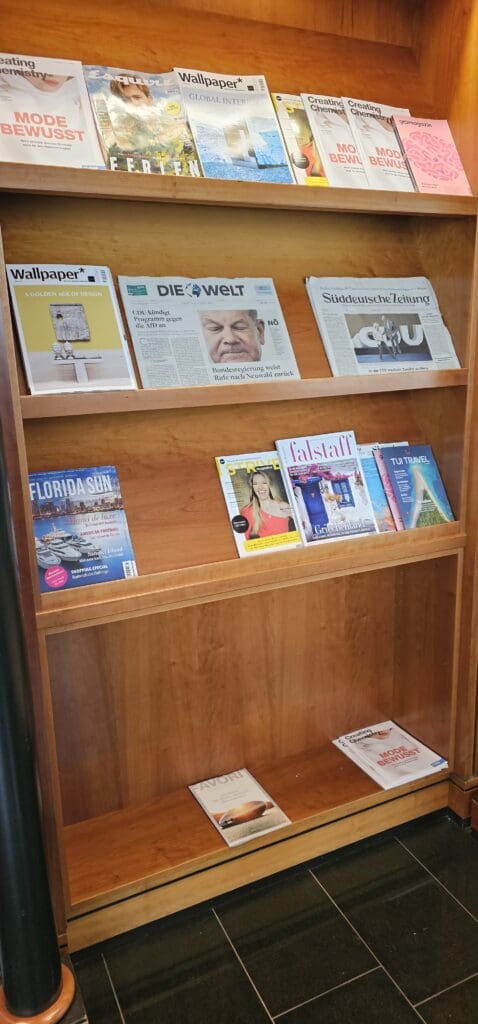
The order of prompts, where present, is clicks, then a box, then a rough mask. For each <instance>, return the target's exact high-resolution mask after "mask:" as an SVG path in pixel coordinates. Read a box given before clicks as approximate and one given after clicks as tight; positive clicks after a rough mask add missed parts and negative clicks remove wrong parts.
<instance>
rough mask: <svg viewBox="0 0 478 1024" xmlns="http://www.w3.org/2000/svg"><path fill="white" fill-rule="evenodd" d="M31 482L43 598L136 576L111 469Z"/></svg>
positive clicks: (63, 472) (41, 476)
mask: <svg viewBox="0 0 478 1024" xmlns="http://www.w3.org/2000/svg"><path fill="white" fill-rule="evenodd" d="M29 480H30V497H31V502H32V513H33V527H34V533H35V549H36V559H37V565H38V573H39V578H40V590H41V592H42V593H51V591H54V590H67V589H68V588H71V587H83V586H88V585H90V584H92V583H106V582H109V581H110V580H121V579H127V578H128V577H130V576H137V575H138V573H137V569H136V562H135V560H134V554H133V548H132V546H131V540H130V536H129V530H128V523H127V521H126V513H125V511H124V505H123V498H122V495H121V490H120V485H119V481H118V475H117V472H116V469H115V467H114V466H96V467H93V468H88V469H60V470H56V471H51V472H46V473H30V476H29Z"/></svg>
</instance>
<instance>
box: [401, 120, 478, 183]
mask: <svg viewBox="0 0 478 1024" xmlns="http://www.w3.org/2000/svg"><path fill="white" fill-rule="evenodd" d="M392 121H393V124H394V126H395V130H396V132H397V135H398V138H399V141H400V144H401V147H402V150H403V153H404V155H405V157H406V159H407V162H408V166H409V168H410V173H411V175H412V178H413V180H414V182H415V185H416V188H417V190H418V191H419V192H433V193H436V194H439V195H452V196H471V195H472V191H471V188H470V184H469V181H468V178H467V177H466V174H465V171H464V169H463V164H462V162H461V160H460V156H459V153H458V150H457V148H456V146H455V143H454V140H453V136H452V134H451V131H450V127H449V125H448V121H439V120H428V119H427V118H423V117H405V116H403V115H396V116H395V117H394V118H393V119H392Z"/></svg>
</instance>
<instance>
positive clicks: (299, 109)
mask: <svg viewBox="0 0 478 1024" xmlns="http://www.w3.org/2000/svg"><path fill="white" fill-rule="evenodd" d="M271 97H272V102H273V104H274V107H275V109H276V113H277V119H278V121H279V124H280V127H281V131H282V135H283V137H284V142H285V144H286V148H287V152H288V154H289V160H290V164H291V167H292V170H293V172H294V177H295V180H296V182H297V184H298V185H322V186H324V185H328V184H329V183H328V181H327V178H326V176H325V171H324V168H323V166H322V160H321V158H320V154H319V151H318V149H317V146H316V144H315V141H314V136H313V135H312V129H311V127H310V122H309V118H308V117H307V114H306V111H305V110H304V104H303V101H302V97H301V96H294V95H292V94H291V93H286V92H280V93H279V92H273V93H271Z"/></svg>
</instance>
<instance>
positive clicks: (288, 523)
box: [241, 470, 295, 540]
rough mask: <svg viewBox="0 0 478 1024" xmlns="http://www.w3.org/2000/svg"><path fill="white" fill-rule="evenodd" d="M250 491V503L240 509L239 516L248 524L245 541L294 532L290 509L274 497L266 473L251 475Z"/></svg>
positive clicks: (257, 472)
mask: <svg viewBox="0 0 478 1024" xmlns="http://www.w3.org/2000/svg"><path fill="white" fill-rule="evenodd" d="M250 489H251V494H250V503H249V505H245V507H244V508H241V515H242V516H244V517H245V518H246V519H247V521H248V523H249V526H248V529H247V532H246V535H245V538H246V540H251V538H254V537H273V536H274V535H275V534H278V533H288V532H289V531H290V530H295V525H294V523H293V519H292V509H291V507H290V505H289V504H288V503H287V502H286V501H283V500H282V499H280V498H276V497H275V495H274V493H273V489H272V484H271V481H270V479H269V477H268V475H267V473H266V472H264V471H261V470H256V472H255V473H251V477H250Z"/></svg>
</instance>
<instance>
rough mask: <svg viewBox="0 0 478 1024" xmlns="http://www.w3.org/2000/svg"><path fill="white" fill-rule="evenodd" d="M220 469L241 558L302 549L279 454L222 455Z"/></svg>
mask: <svg viewBox="0 0 478 1024" xmlns="http://www.w3.org/2000/svg"><path fill="white" fill-rule="evenodd" d="M216 466H217V471H218V473H219V478H220V481H221V486H222V490H223V494H224V499H225V502H226V506H227V511H228V513H229V518H230V523H231V529H232V532H233V536H234V540H235V542H236V547H237V550H238V553H239V555H240V556H241V557H243V556H245V555H259V554H261V553H266V552H268V551H276V550H281V551H284V550H286V548H293V547H297V546H300V544H301V539H300V534H299V532H298V530H297V526H296V524H295V521H294V518H293V512H292V508H291V506H290V503H289V499H288V497H287V492H286V488H285V485H284V481H283V478H282V472H281V467H280V462H279V457H278V455H277V452H276V451H274V452H256V453H254V454H249V455H218V456H217V458H216Z"/></svg>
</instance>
